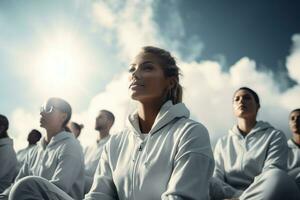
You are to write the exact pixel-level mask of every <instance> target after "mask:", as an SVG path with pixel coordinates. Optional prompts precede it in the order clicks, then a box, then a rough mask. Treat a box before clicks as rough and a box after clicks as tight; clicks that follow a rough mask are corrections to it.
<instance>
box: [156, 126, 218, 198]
mask: <svg viewBox="0 0 300 200" xmlns="http://www.w3.org/2000/svg"><path fill="white" fill-rule="evenodd" d="M213 168H214V159H213V154H212V150H211V145H210V139H209V136H208V132H207V130H206V128H205V127H203V126H202V125H200V124H196V125H194V126H193V127H190V128H189V129H186V130H185V133H184V134H183V135H182V137H181V139H180V141H179V143H178V150H177V153H176V155H175V159H174V164H173V172H172V174H171V178H170V180H169V183H168V186H167V190H166V191H165V192H164V193H163V194H162V199H163V200H172V199H176V200H177V199H195V200H196V199H197V200H200V199H208V188H209V179H210V178H211V176H212V173H213Z"/></svg>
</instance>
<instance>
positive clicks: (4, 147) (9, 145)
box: [0, 114, 17, 193]
mask: <svg viewBox="0 0 300 200" xmlns="http://www.w3.org/2000/svg"><path fill="white" fill-rule="evenodd" d="M8 127H9V121H8V119H7V117H6V116H4V115H1V114H0V193H1V192H3V191H4V190H5V189H6V188H7V187H9V186H10V184H11V183H12V182H13V180H14V178H15V176H16V173H17V157H16V152H15V150H14V147H13V140H12V139H11V138H10V137H9V136H8V133H7V130H8Z"/></svg>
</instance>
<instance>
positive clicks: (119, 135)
mask: <svg viewBox="0 0 300 200" xmlns="http://www.w3.org/2000/svg"><path fill="white" fill-rule="evenodd" d="M130 134H134V133H132V131H131V130H130V129H129V128H124V129H123V130H121V131H118V132H116V133H113V134H110V138H109V140H108V141H107V142H108V143H109V142H110V143H115V142H116V143H118V142H121V141H122V140H125V139H126V138H128V136H129V135H130Z"/></svg>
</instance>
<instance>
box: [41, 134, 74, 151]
mask: <svg viewBox="0 0 300 200" xmlns="http://www.w3.org/2000/svg"><path fill="white" fill-rule="evenodd" d="M67 138H75V136H74V135H73V134H72V133H70V132H67V131H61V132H59V133H57V134H56V135H54V136H53V137H52V138H51V140H50V142H49V143H48V144H47V142H46V141H45V138H44V137H43V138H42V139H41V141H40V142H39V145H41V146H42V147H43V149H45V148H46V147H47V146H48V147H51V146H53V145H55V144H57V143H59V142H60V141H61V140H65V139H67Z"/></svg>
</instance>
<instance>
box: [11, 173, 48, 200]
mask: <svg viewBox="0 0 300 200" xmlns="http://www.w3.org/2000/svg"><path fill="white" fill-rule="evenodd" d="M41 182H43V178H41V177H37V176H27V177H24V178H22V179H20V180H18V181H17V182H16V183H15V184H14V185H13V187H12V189H11V191H10V194H9V199H17V197H20V196H21V194H24V193H26V191H29V192H32V193H34V192H35V190H36V189H37V188H39V187H38V185H39V184H40V183H41Z"/></svg>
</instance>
